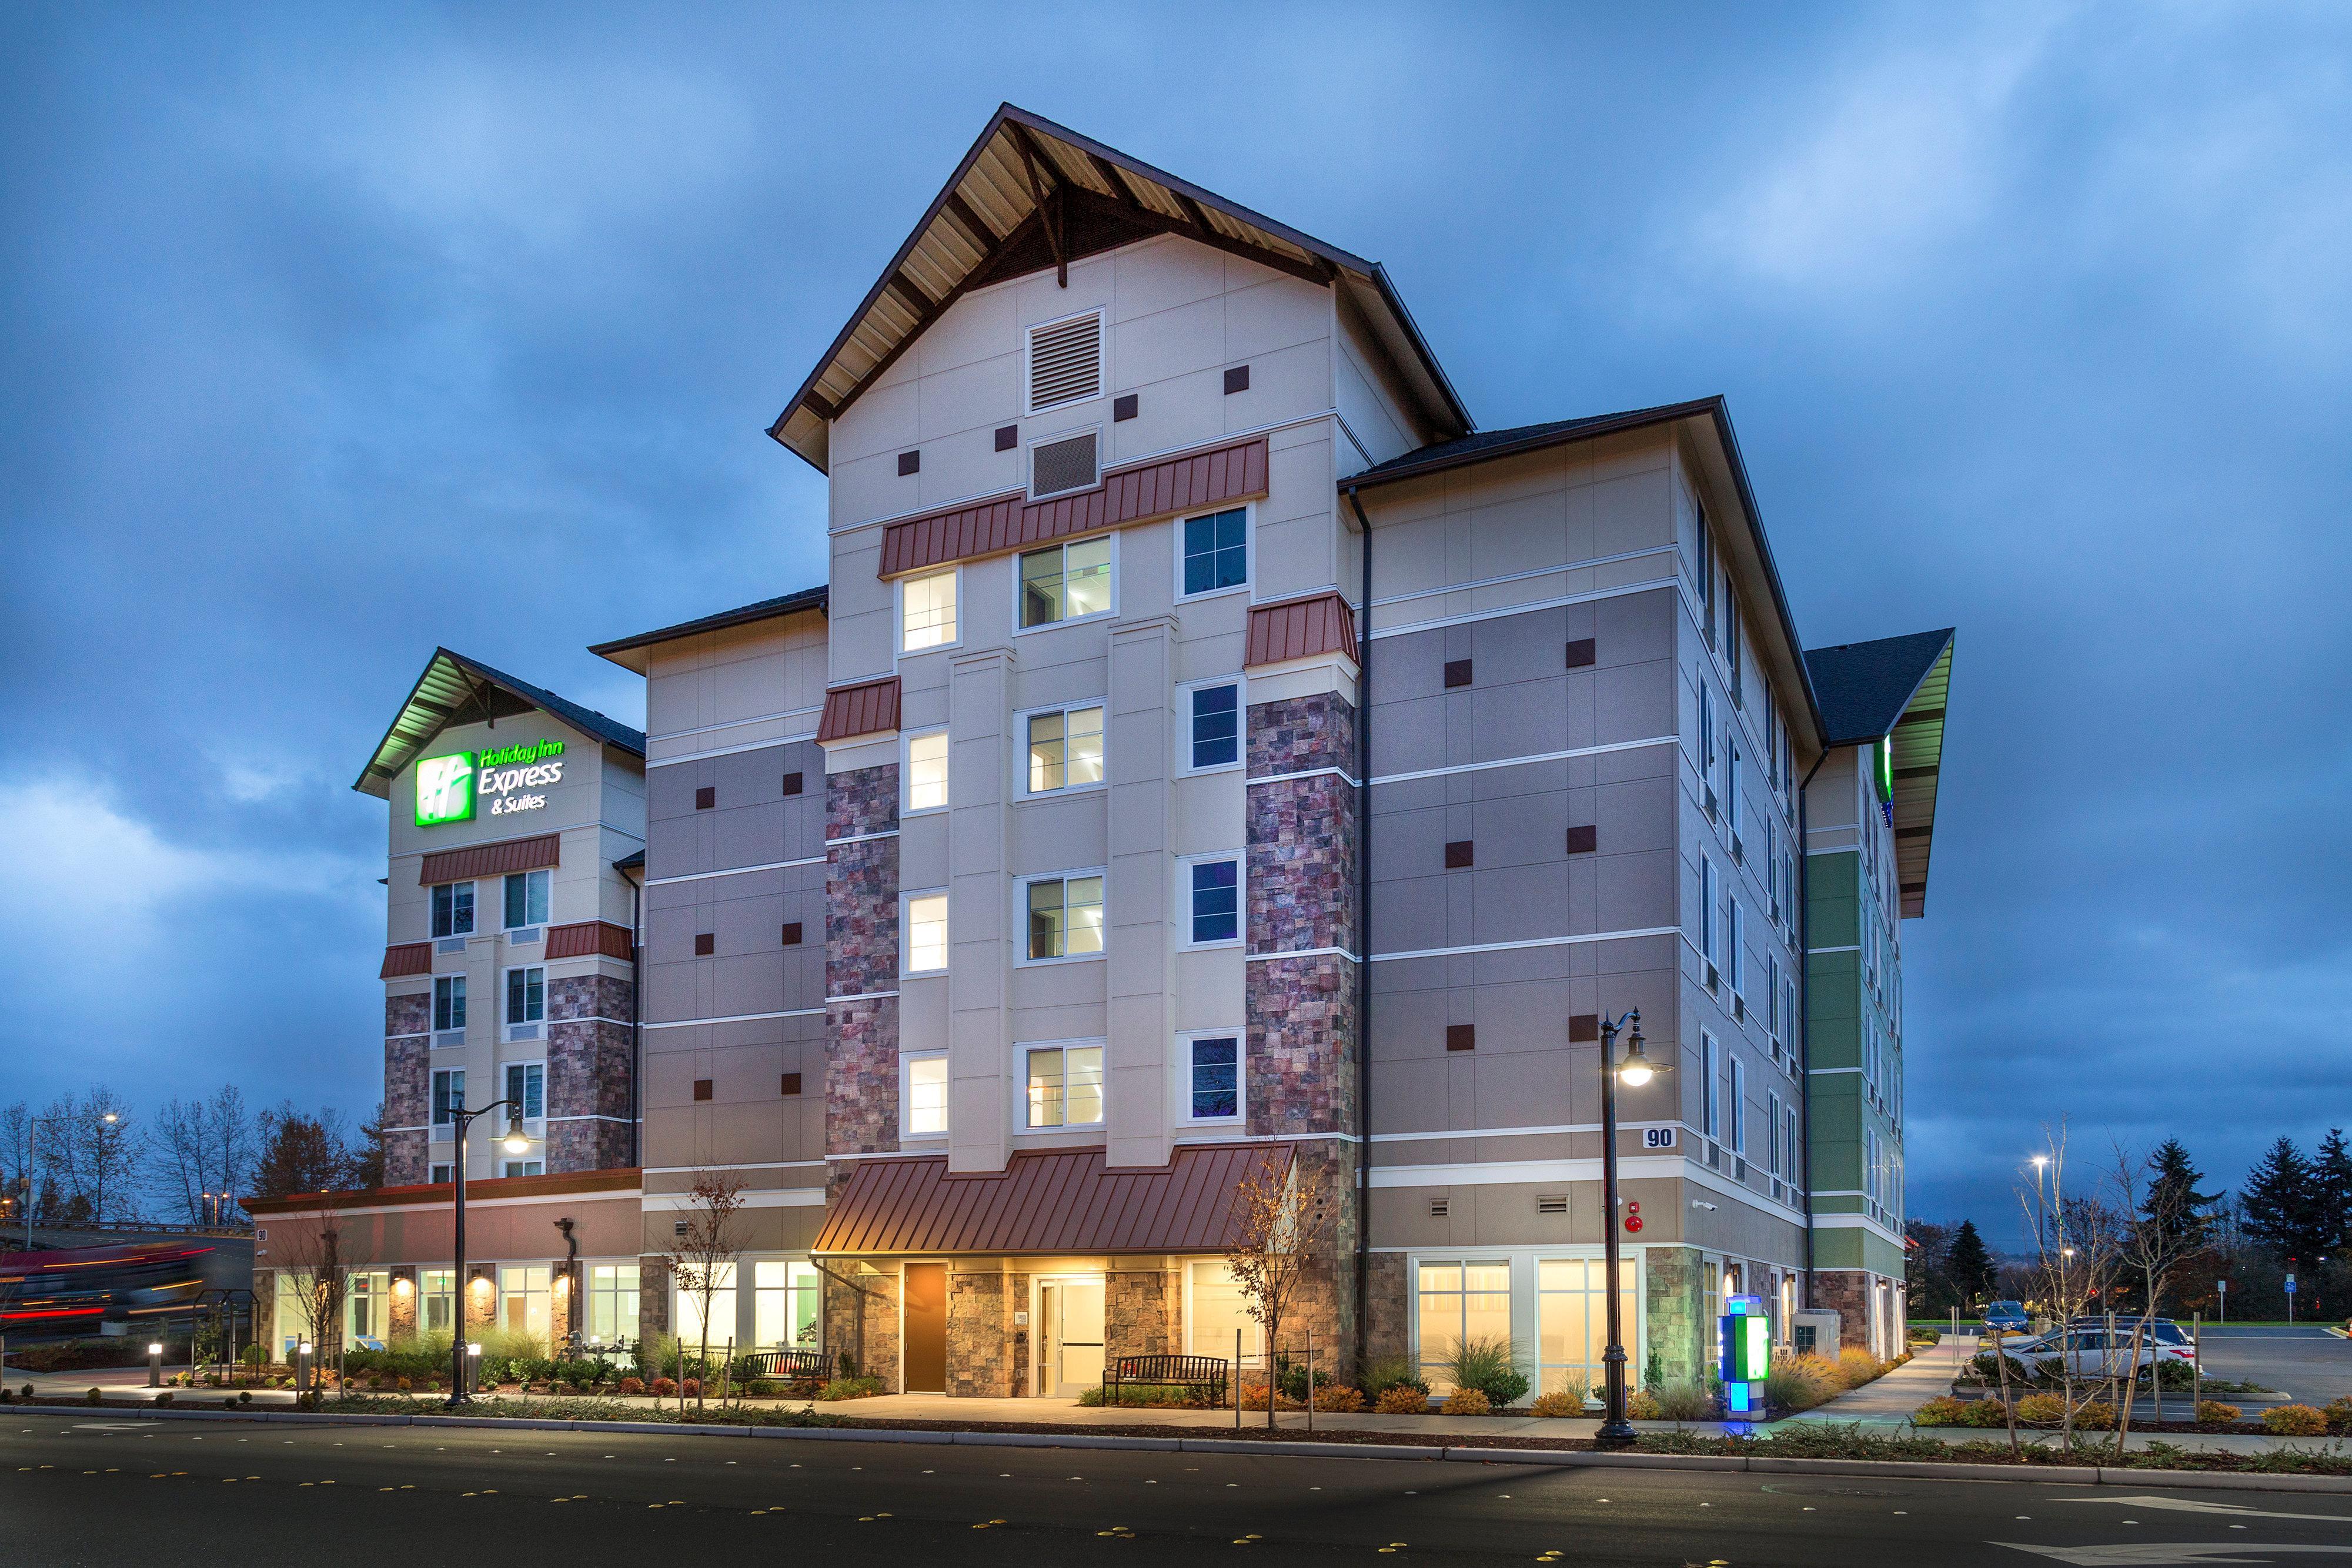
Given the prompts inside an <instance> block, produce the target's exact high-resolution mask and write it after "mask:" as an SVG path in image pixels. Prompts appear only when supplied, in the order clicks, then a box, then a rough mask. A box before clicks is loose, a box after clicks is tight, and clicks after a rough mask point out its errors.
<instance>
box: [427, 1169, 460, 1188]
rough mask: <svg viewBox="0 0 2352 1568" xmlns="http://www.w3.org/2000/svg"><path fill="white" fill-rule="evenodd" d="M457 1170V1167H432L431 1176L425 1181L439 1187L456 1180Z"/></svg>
mask: <svg viewBox="0 0 2352 1568" xmlns="http://www.w3.org/2000/svg"><path fill="white" fill-rule="evenodd" d="M456 1173H457V1166H454V1165H438V1166H434V1167H433V1174H432V1175H431V1176H428V1177H427V1178H426V1179H427V1180H429V1181H430V1182H432V1184H433V1185H434V1186H441V1185H443V1184H444V1183H446V1182H450V1181H454V1180H456V1179H457V1176H456Z"/></svg>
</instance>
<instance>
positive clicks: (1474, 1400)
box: [1445, 1388, 1495, 1416]
mask: <svg viewBox="0 0 2352 1568" xmlns="http://www.w3.org/2000/svg"><path fill="white" fill-rule="evenodd" d="M1494 1410H1495V1402H1494V1401H1493V1400H1491V1399H1489V1398H1487V1397H1486V1390H1485V1389H1483V1388H1457V1389H1455V1390H1454V1392H1453V1393H1451V1394H1449V1395H1447V1396H1445V1413H1446V1414H1447V1415H1448V1416H1489V1415H1492V1414H1493V1413H1494Z"/></svg>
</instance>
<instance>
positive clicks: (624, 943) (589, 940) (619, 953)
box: [547, 920, 636, 962]
mask: <svg viewBox="0 0 2352 1568" xmlns="http://www.w3.org/2000/svg"><path fill="white" fill-rule="evenodd" d="M635 952H636V947H635V939H634V938H633V937H631V936H630V935H629V928H628V927H627V926H625V925H614V924H613V923H612V922H611V921H609V920H583V921H582V922H581V923H580V924H578V925H555V926H551V927H549V929H548V933H547V956H549V957H550V958H593V957H598V956H602V957H606V958H618V959H621V960H622V961H623V962H626V961H627V960H628V959H630V958H631V957H633V956H635Z"/></svg>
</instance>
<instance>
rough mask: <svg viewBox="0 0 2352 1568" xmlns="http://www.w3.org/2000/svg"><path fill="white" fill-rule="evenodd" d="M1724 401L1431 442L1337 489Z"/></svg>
mask: <svg viewBox="0 0 2352 1568" xmlns="http://www.w3.org/2000/svg"><path fill="white" fill-rule="evenodd" d="M1722 403H1723V400H1722V399H1721V398H1719V397H1708V398H1700V399H1697V400H1696V401H1695V402H1668V403H1660V404H1658V405H1657V406H1656V407H1654V408H1634V409H1627V410H1625V411H1623V412H1622V413H1594V414H1587V415H1586V416H1585V417H1583V418H1582V419H1556V420H1553V421H1552V422H1551V423H1549V424H1519V425H1514V426H1512V427H1511V428H1510V429H1508V430H1482V431H1479V432H1478V433H1477V434H1474V435H1465V436H1460V437H1457V438H1456V439H1454V440H1452V441H1439V442H1433V443H1432V444H1429V445H1427V446H1423V447H1417V448H1415V449H1414V450H1412V451H1411V452H1408V453H1406V454H1405V455H1403V456H1402V457H1391V458H1390V459H1389V460H1388V461H1387V462H1385V463H1376V464H1374V465H1372V466H1370V468H1367V469H1365V470H1363V471H1362V472H1361V473H1360V474H1352V475H1349V476H1348V477H1347V478H1345V479H1342V480H1340V481H1339V487H1340V488H1341V489H1345V488H1347V487H1348V486H1349V485H1385V484H1387V483H1389V482H1390V481H1391V480H1395V479H1403V478H1409V477H1411V476H1413V475H1415V474H1426V473H1434V472H1436V471H1437V470H1439V469H1444V468H1458V467H1460V466H1461V465H1464V464H1465V463H1478V462H1483V461H1485V460H1486V459H1487V458H1490V457H1507V456H1508V455H1511V454H1513V453H1515V452H1533V451H1536V450H1538V449H1539V448H1541V447H1546V446H1558V445H1560V444H1563V443H1566V442H1570V441H1589V440H1591V438H1592V437H1594V436H1596V435H1606V434H1609V433H1610V432H1612V431H1616V430H1639V429H1641V428H1642V427H1643V426H1644V425H1651V424H1664V423H1669V422H1671V421H1674V420H1677V419H1691V418H1695V417H1696V416H1697V415H1699V414H1703V413H1715V412H1716V411H1717V409H1718V408H1720V407H1721V406H1722Z"/></svg>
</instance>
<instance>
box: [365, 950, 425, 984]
mask: <svg viewBox="0 0 2352 1568" xmlns="http://www.w3.org/2000/svg"><path fill="white" fill-rule="evenodd" d="M432 972H433V944H432V943H430V942H404V943H402V944H401V945H400V946H396V947H386V948H385V949H384V950H383V972H382V973H381V974H379V975H377V976H376V978H377V979H379V980H397V979H399V978H401V977H403V976H404V975H429V974H431V973H432Z"/></svg>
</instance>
